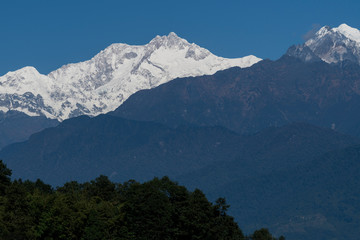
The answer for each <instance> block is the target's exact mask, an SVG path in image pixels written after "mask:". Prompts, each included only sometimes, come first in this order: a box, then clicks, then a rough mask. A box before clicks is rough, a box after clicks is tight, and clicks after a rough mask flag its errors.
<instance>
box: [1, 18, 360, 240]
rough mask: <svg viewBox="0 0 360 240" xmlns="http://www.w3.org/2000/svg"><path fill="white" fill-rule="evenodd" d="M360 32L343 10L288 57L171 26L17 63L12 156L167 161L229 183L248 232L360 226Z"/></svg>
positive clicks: (102, 166) (340, 233) (113, 165)
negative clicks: (45, 62) (184, 35)
mask: <svg viewBox="0 0 360 240" xmlns="http://www.w3.org/2000/svg"><path fill="white" fill-rule="evenodd" d="M359 45H360V31H359V30H357V29H354V28H351V27H349V26H347V25H345V24H342V25H340V26H339V27H337V28H330V27H323V28H321V29H320V30H319V31H318V32H317V33H315V34H314V36H313V37H311V38H310V39H309V40H307V41H306V42H305V43H304V44H300V45H294V46H291V47H290V48H289V49H288V51H287V52H286V53H285V54H284V55H283V56H282V57H281V58H280V59H278V60H276V61H272V60H262V61H260V59H258V58H256V57H253V56H249V57H245V58H242V59H230V60H229V59H224V58H220V57H216V56H214V55H212V54H211V53H210V52H209V51H208V50H205V49H203V48H200V47H199V46H197V45H195V44H189V43H188V42H187V41H186V40H184V39H181V38H179V37H178V36H176V34H174V33H170V34H169V35H168V36H163V37H159V36H158V37H156V38H155V39H153V40H152V41H151V42H150V43H149V44H147V45H144V46H129V45H125V44H114V45H112V46H110V47H109V48H107V49H105V50H104V51H102V52H100V53H99V54H98V55H96V56H95V57H94V58H93V59H91V60H89V61H87V62H84V63H78V64H70V65H67V66H64V67H62V68H60V69H58V70H56V71H54V72H52V73H50V74H49V75H41V74H39V73H38V72H37V71H36V69H34V68H31V67H28V68H24V69H21V70H19V71H16V72H13V73H8V74H7V75H5V76H3V77H1V78H0V83H1V85H0V96H3V97H2V99H3V100H4V101H3V102H2V103H1V101H0V105H1V104H3V105H1V106H2V108H1V110H3V111H4V112H5V113H3V115H2V117H1V119H0V133H4V135H3V136H6V138H4V139H5V140H4V141H2V139H0V144H3V145H2V146H0V147H3V148H2V149H1V151H0V159H3V160H4V161H5V163H6V164H7V165H8V166H9V167H10V168H11V169H13V176H14V177H15V178H19V177H21V178H25V179H26V178H29V179H32V180H34V179H36V178H41V179H43V180H44V181H45V182H48V183H51V184H53V185H54V186H56V185H61V184H63V183H64V182H65V181H70V180H76V181H87V180H89V179H93V178H94V177H96V176H97V175H99V174H105V175H108V176H109V177H110V179H111V180H114V181H124V180H128V179H131V178H135V179H136V180H138V181H145V180H148V179H151V178H152V177H154V176H158V177H160V176H163V175H168V176H170V177H171V178H173V179H175V180H178V181H179V182H180V183H181V184H185V185H186V186H187V187H191V188H198V187H199V188H201V189H203V190H204V191H205V193H206V194H207V196H209V197H210V199H211V198H212V197H214V196H219V194H220V195H223V196H224V197H226V199H227V200H228V202H229V203H230V205H232V208H231V209H232V210H231V211H232V212H231V215H233V216H235V217H236V220H237V221H238V222H239V225H240V227H241V228H242V229H244V230H245V231H246V232H251V231H252V230H254V229H257V228H259V227H264V226H265V227H268V228H270V230H271V232H275V233H276V234H277V235H285V236H289V239H302V240H303V239H314V238H315V239H329V238H330V239H356V237H357V236H358V235H359V234H360V232H359V230H358V228H357V226H358V224H359V223H360V218H359V216H360V215H359V214H358V213H359V212H360V205H359V202H360V195H359V192H360V191H359V186H360V185H359V184H360V182H359V180H360V179H359V177H358V174H357V173H358V170H359V159H360V157H359V156H360V155H359V152H360V151H359V145H360V140H359V137H360V127H359V126H360V125H359V122H360V113H359V111H358V109H359V107H360V64H359V59H360V55H359V52H360V51H359V49H360V48H359ZM239 66H240V67H239ZM215 72H216V73H215ZM55 80H56V81H55ZM27 89H28V90H29V91H28V90H27ZM2 92H3V93H2ZM1 94H2V95H1ZM9 110H10V111H9ZM13 110H17V111H13ZM103 113H105V114H103ZM84 114H85V115H89V116H81V115H84ZM46 117H48V118H46ZM1 128H3V129H1ZM43 128H46V129H44V130H42V129H43ZM5 130H6V131H5ZM41 130H42V131H41ZM34 132H37V133H35V134H32V135H31V136H30V134H31V133H34ZM26 136H30V138H29V139H28V140H26V139H27V137H26ZM19 139H21V140H19ZM25 140H26V141H25ZM16 141H23V142H18V143H13V144H11V145H8V146H5V145H7V144H8V143H11V142H16Z"/></svg>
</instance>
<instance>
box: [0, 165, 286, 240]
mask: <svg viewBox="0 0 360 240" xmlns="http://www.w3.org/2000/svg"><path fill="white" fill-rule="evenodd" d="M10 176H11V170H9V169H8V168H7V167H6V165H4V164H3V162H2V161H1V160H0V238H1V239H4V240H6V239H88V240H91V239H137V240H151V239H164V240H165V239H169V240H170V239H171V240H176V239H179V240H180V239H186V240H191V239H210V240H211V239H214V240H221V239H228V240H231V239H234V240H235V239H239V240H240V239H244V240H245V239H251V240H260V239H261V240H274V239H275V238H273V237H272V235H271V234H270V233H269V231H268V230H267V229H260V230H256V231H255V232H254V233H253V234H251V235H250V236H244V234H243V233H242V231H241V230H240V228H239V226H238V224H237V223H236V222H234V218H233V217H231V216H229V215H228V214H227V209H228V208H229V205H227V204H226V201H225V199H224V198H218V200H217V201H216V202H215V203H214V204H212V203H210V202H209V201H208V200H207V199H206V197H205V195H204V194H203V193H202V192H201V191H200V190H198V189H196V190H194V191H192V192H191V191H188V190H187V189H186V188H185V187H183V186H179V185H178V184H177V183H175V182H172V181H171V180H170V179H169V178H167V177H163V178H161V179H158V178H154V179H153V180H151V181H148V182H145V183H138V182H136V181H132V180H130V181H128V182H125V183H123V184H117V183H113V182H111V181H110V180H109V179H108V178H107V177H106V176H104V175H101V176H100V177H98V178H96V179H95V180H93V181H90V182H86V183H82V184H79V183H78V182H75V181H74V182H68V183H66V184H64V185H63V186H62V187H58V188H57V189H56V190H54V189H53V188H52V187H51V186H50V185H47V184H45V183H44V182H42V181H41V180H37V181H35V182H31V181H22V180H15V181H11V180H10ZM279 239H284V237H280V238H279Z"/></svg>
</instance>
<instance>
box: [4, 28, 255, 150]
mask: <svg viewBox="0 0 360 240" xmlns="http://www.w3.org/2000/svg"><path fill="white" fill-rule="evenodd" d="M260 60H261V59H260V58H257V57H255V56H247V57H243V58H236V59H227V58H222V57H218V56H215V55H213V54H212V53H211V52H210V51H208V50H207V49H204V48H201V47H200V46H198V45H196V44H194V43H189V42H188V41H186V40H185V39H182V38H180V37H178V36H177V35H176V34H175V33H170V34H169V35H168V36H157V37H155V38H154V39H153V40H151V41H150V42H149V43H148V44H146V45H141V46H133V45H127V44H122V43H118V44H112V45H111V46H109V47H108V48H106V49H104V50H103V51H101V52H100V53H99V54H97V55H96V56H94V57H93V58H92V59H90V60H88V61H85V62H80V63H75V64H68V65H65V66H63V67H61V68H59V69H57V70H55V71H53V72H51V73H49V74H48V75H43V74H40V73H39V72H38V71H37V70H36V69H35V68H34V67H24V68H22V69H20V70H17V71H15V72H9V73H7V74H6V75H4V76H2V77H0V112H3V113H2V114H5V115H6V113H7V112H8V111H17V112H20V113H25V114H26V115H28V116H34V117H36V118H35V119H41V121H42V122H43V124H39V123H34V125H31V124H29V123H30V122H34V121H35V119H34V120H29V119H30V117H28V118H26V117H24V122H20V121H19V120H20V119H19V118H18V119H17V120H18V121H17V123H18V124H19V125H21V126H22V127H20V129H22V130H23V131H22V134H21V133H20V131H19V129H18V128H17V127H16V126H13V125H9V124H7V125H6V129H3V127H5V125H4V124H2V125H1V124H0V132H6V133H7V134H6V135H0V149H1V148H2V147H4V146H5V145H8V144H10V143H13V142H19V141H23V140H25V139H27V138H28V137H29V136H30V134H32V133H34V132H36V131H41V130H42V129H44V128H46V127H48V126H54V121H53V120H50V119H57V120H58V121H62V120H64V119H68V118H71V117H76V116H80V115H89V116H95V115H98V114H101V113H107V112H109V111H112V110H114V109H115V108H117V107H118V106H119V105H121V104H122V103H123V101H125V100H126V99H127V98H128V97H129V96H130V95H131V94H133V93H135V92H136V91H138V90H141V89H148V88H153V87H156V86H158V85H160V84H163V83H166V82H168V81H171V80H172V79H174V78H178V77H185V76H199V75H204V74H214V73H215V72H216V71H218V70H222V69H227V68H229V67H233V66H239V67H249V66H251V65H252V64H254V63H256V62H258V61H260ZM39 117H41V118H39ZM44 117H46V118H49V120H46V119H45V118H44ZM45 122H46V123H45Z"/></svg>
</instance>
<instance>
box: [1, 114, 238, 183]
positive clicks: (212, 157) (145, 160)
mask: <svg viewBox="0 0 360 240" xmlns="http://www.w3.org/2000/svg"><path fill="white" fill-rule="evenodd" d="M242 142H243V137H241V136H239V135H237V134H236V133H234V132H231V131H229V130H227V129H224V128H221V127H207V128H198V127H189V126H180V127H178V128H176V129H172V128H168V127H165V126H163V125H161V124H158V123H151V122H137V121H131V120H125V119H121V118H117V117H112V116H107V115H101V116H98V117H95V118H89V117H78V118H74V119H70V120H66V121H64V122H63V123H61V124H60V125H59V126H57V127H55V128H50V129H46V130H44V131H42V132H40V133H37V134H34V135H33V136H31V138H30V139H29V140H28V141H26V142H23V143H17V144H13V145H10V146H8V147H6V148H4V149H3V150H2V151H1V152H0V157H1V159H3V160H4V161H5V162H6V163H7V164H8V166H9V167H10V168H11V169H13V176H14V177H21V178H30V179H36V178H41V179H43V180H44V181H46V182H49V183H51V184H62V183H64V182H65V181H69V180H78V181H85V180H89V179H91V178H93V177H95V176H98V175H99V174H105V175H108V176H111V178H112V179H113V180H116V181H123V180H125V179H136V180H139V181H143V180H148V179H151V178H152V177H154V176H163V175H169V176H175V175H179V174H183V173H185V172H188V171H192V170H195V169H197V168H200V167H202V166H204V165H207V164H209V163H211V162H214V161H228V160H230V159H233V158H234V157H235V156H236V155H237V154H238V148H239V147H240V146H239V145H241V144H242ZM240 148H241V147H240Z"/></svg>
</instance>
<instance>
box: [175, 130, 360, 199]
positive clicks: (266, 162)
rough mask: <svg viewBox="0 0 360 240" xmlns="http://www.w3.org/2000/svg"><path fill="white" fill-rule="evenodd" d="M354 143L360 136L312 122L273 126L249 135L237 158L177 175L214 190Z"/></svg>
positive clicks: (293, 165)
mask: <svg viewBox="0 0 360 240" xmlns="http://www.w3.org/2000/svg"><path fill="white" fill-rule="evenodd" d="M355 144H360V140H359V139H357V138H354V137H351V136H348V135H344V134H341V133H337V132H335V131H333V130H330V129H325V128H319V127H316V126H313V125H310V124H304V123H294V124H289V125H286V126H283V127H278V128H275V127H272V128H268V129H265V130H263V131H261V132H259V133H257V134H255V135H250V136H248V137H247V138H246V142H245V143H244V144H243V146H242V147H243V149H241V150H240V149H239V150H240V151H239V155H238V157H237V158H236V159H234V160H232V161H228V162H221V161H218V162H215V163H211V164H208V165H206V166H204V167H203V168H201V169H198V170H196V171H193V172H190V173H187V174H185V175H182V176H179V177H178V178H177V179H178V180H179V181H180V182H181V183H184V184H186V185H187V186H193V187H199V188H201V189H204V190H205V191H206V192H211V191H213V190H214V189H217V188H218V187H219V186H222V185H225V184H230V183H231V182H232V181H235V180H238V179H245V178H249V177H250V178H251V177H257V176H261V175H264V174H269V173H271V172H273V171H278V170H287V169H292V168H293V167H295V166H298V165H299V164H304V163H305V162H308V161H312V160H313V159H314V158H315V157H318V156H320V155H322V154H324V153H326V152H329V151H332V150H335V149H342V148H345V147H348V146H351V145H355Z"/></svg>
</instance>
